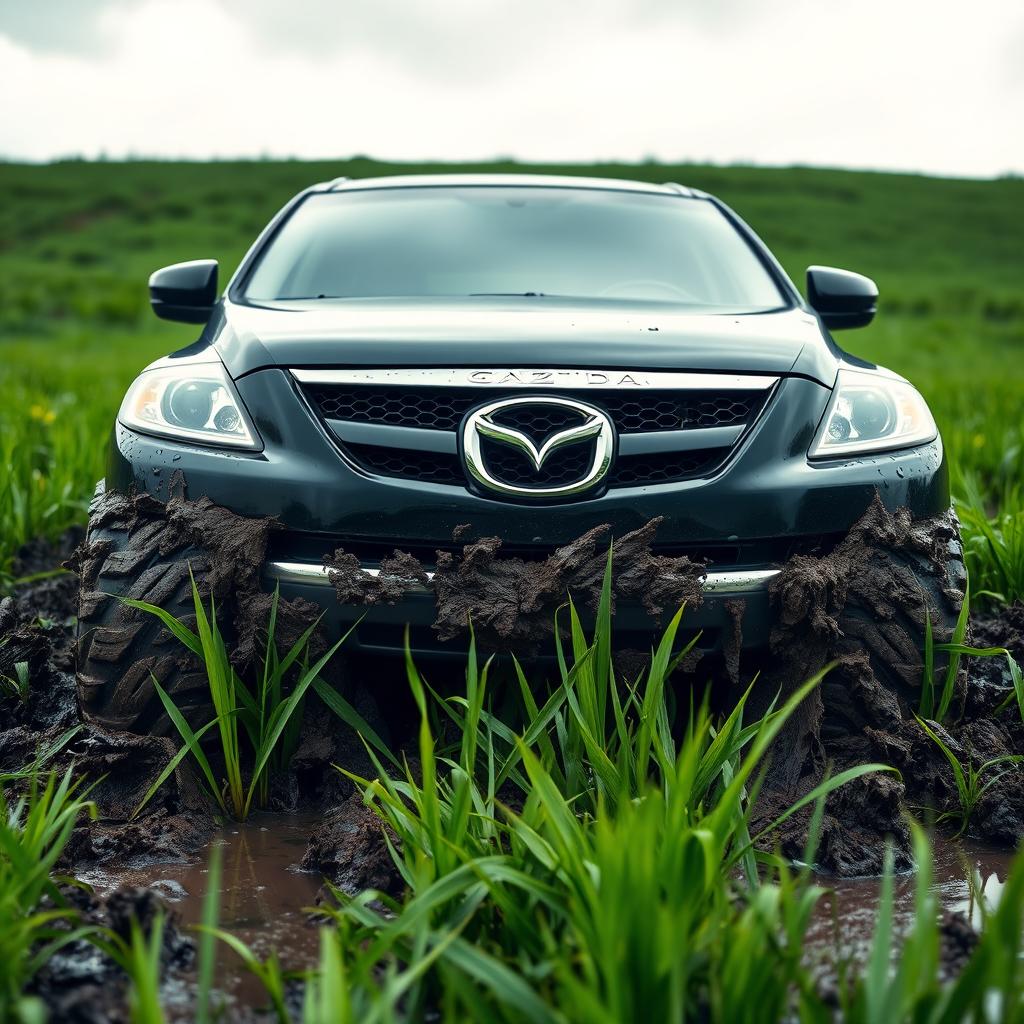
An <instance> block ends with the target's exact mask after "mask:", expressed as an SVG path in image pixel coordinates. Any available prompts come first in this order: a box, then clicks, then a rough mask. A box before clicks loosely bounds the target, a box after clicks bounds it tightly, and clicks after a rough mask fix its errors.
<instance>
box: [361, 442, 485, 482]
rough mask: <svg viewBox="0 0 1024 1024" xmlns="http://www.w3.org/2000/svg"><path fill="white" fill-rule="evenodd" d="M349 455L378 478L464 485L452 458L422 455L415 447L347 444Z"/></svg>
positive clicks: (428, 454)
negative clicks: (395, 477) (400, 478)
mask: <svg viewBox="0 0 1024 1024" xmlns="http://www.w3.org/2000/svg"><path fill="white" fill-rule="evenodd" d="M345 448H346V449H347V450H348V452H349V454H350V455H352V457H353V458H354V459H355V460H356V462H358V463H359V465H361V466H362V467H363V468H364V469H367V470H369V471H370V472H371V473H377V474H378V475H379V476H398V477H404V478H405V479H407V480H426V481H428V482H429V483H432V484H464V483H465V482H466V476H465V474H464V473H463V472H462V466H461V465H459V460H458V457H457V456H455V455H443V454H441V453H439V452H424V451H420V450H418V449H415V448H385V447H383V446H382V445H373V444H348V445H346V446H345Z"/></svg>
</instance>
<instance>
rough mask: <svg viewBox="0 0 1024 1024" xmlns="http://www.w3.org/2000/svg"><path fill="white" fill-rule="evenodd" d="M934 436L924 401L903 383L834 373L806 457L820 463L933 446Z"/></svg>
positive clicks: (860, 374)
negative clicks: (828, 458) (840, 457)
mask: <svg viewBox="0 0 1024 1024" xmlns="http://www.w3.org/2000/svg"><path fill="white" fill-rule="evenodd" d="M937 433H938V431H937V430H936V429H935V420H933V419H932V414H931V412H929V410H928V406H927V404H926V403H925V400H924V399H923V398H922V397H921V396H920V395H919V394H918V393H917V390H916V389H915V388H913V387H911V386H910V385H909V384H907V383H906V381H902V380H893V379H892V378H890V377H883V376H881V375H879V374H876V373H865V372H863V371H859V370H840V371H839V379H838V380H837V381H836V387H835V391H833V393H832V401H831V402H829V406H828V410H827V411H826V412H825V416H824V418H823V419H822V421H821V427H820V428H819V429H818V434H817V437H815V439H814V443H813V444H812V445H811V450H810V452H809V453H808V454H809V456H810V458H812V459H815V458H817V459H820V458H824V457H826V456H830V455H847V454H851V455H852V454H857V453H860V452H879V451H885V450H887V449H890V448H908V447H910V446H911V445H915V444H926V443H927V442H928V441H933V440H934V439H935V436H936V434H937Z"/></svg>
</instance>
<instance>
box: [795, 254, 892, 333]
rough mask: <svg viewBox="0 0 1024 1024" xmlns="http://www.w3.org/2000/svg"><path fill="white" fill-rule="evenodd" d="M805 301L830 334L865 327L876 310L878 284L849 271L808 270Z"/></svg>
mask: <svg viewBox="0 0 1024 1024" xmlns="http://www.w3.org/2000/svg"><path fill="white" fill-rule="evenodd" d="M807 301H808V302H809V303H810V304H811V308H812V309H813V310H814V311H815V312H816V313H817V314H818V315H819V316H820V317H821V319H822V322H823V323H824V324H825V326H826V327H827V328H828V329H829V330H831V331H837V330H842V329H843V328H845V327H865V326H866V325H867V324H869V323H871V321H872V319H873V318H874V315H875V310H876V309H877V308H878V285H876V284H875V282H874V281H872V280H871V278H870V277H864V275H863V274H854V273H853V272H852V271H849V270H839V269H838V268H837V267H808V268H807Z"/></svg>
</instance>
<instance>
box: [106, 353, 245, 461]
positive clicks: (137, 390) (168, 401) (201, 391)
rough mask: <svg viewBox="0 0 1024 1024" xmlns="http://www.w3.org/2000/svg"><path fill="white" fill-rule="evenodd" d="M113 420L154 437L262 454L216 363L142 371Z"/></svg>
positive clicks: (238, 403)
mask: <svg viewBox="0 0 1024 1024" xmlns="http://www.w3.org/2000/svg"><path fill="white" fill-rule="evenodd" d="M117 418H118V419H119V420H120V421H121V422H122V423H123V424H124V425H125V426H126V427H130V428H131V429H132V430H138V431H139V432H140V433H144V434H155V435H156V436H157V437H170V438H177V439H179V440H188V441H198V442H200V443H201V444H211V445H218V446H229V447H231V448H251V449H259V448H262V445H261V444H260V442H259V440H258V436H257V434H256V429H255V428H254V427H253V426H252V424H251V423H250V421H249V417H248V415H247V413H246V411H245V407H244V406H243V405H242V401H241V399H240V398H239V397H238V394H237V393H236V391H235V388H234V386H233V385H232V383H231V381H230V379H229V378H228V375H227V373H226V372H225V370H224V367H223V366H222V365H221V364H220V363H181V364H179V365H173V366H160V367H157V368H155V369H152V370H143V371H142V373H140V374H139V376H138V377H136V378H135V382H134V383H133V384H132V386H131V387H130V388H129V389H128V394H126V395H125V396H124V401H123V402H122V403H121V411H120V412H119V413H118V414H117Z"/></svg>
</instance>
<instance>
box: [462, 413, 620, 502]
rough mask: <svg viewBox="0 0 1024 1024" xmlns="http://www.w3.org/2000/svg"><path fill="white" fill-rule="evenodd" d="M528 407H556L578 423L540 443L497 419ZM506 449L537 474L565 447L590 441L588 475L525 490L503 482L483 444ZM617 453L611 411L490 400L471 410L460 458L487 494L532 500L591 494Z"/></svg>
mask: <svg viewBox="0 0 1024 1024" xmlns="http://www.w3.org/2000/svg"><path fill="white" fill-rule="evenodd" d="M524 405H526V406H530V407H531V408H536V409H538V410H543V409H545V408H554V409H558V410H560V411H565V410H570V411H572V412H575V413H578V414H579V423H576V424H574V425H572V426H570V427H566V428H564V429H562V430H558V431H555V433H553V434H551V435H549V436H548V437H547V438H545V439H544V441H543V442H542V443H541V444H539V445H538V444H537V443H535V442H534V440H533V438H531V437H530V436H529V435H528V434H525V433H524V432H523V431H521V430H517V429H516V428H515V427H510V426H508V425H506V424H504V423H501V422H499V420H498V419H497V417H499V416H500V415H501V413H503V412H507V411H508V410H509V409H515V408H517V407H519V406H524ZM485 440H487V441H491V442H494V443H496V444H504V445H508V446H509V447H511V448H514V449H516V450H517V451H519V452H521V453H522V454H523V455H524V456H525V457H526V459H527V460H528V461H529V463H530V465H531V466H532V467H533V469H534V471H535V472H537V473H539V472H540V471H541V469H542V468H543V467H544V464H545V462H546V461H547V460H548V458H549V457H550V456H551V455H552V454H553V453H554V452H556V451H560V450H561V449H563V448H565V447H566V446H567V445H577V444H584V443H592V444H593V449H592V452H593V454H592V457H591V459H590V462H589V468H588V469H587V471H586V472H585V473H584V474H583V475H582V476H580V477H579V479H577V480H573V481H570V482H568V483H564V484H558V485H557V486H539V485H538V486H532V487H531V486H526V485H523V484H513V483H507V482H506V481H504V480H501V479H499V478H498V477H497V476H495V475H494V473H493V472H492V471H491V469H490V468H489V466H488V465H487V459H486V456H485V454H484V451H483V442H484V441H485ZM614 450H615V430H614V428H613V427H612V422H611V420H610V419H609V418H608V415H607V413H605V412H603V411H602V410H601V409H597V408H595V407H594V406H592V405H587V403H586V402H576V401H573V400H572V399H570V398H536V397H522V398H505V399H501V400H500V401H497V402H489V403H488V404H487V405H484V406H481V407H480V408H479V409H475V410H474V411H473V412H471V413H470V414H469V415H468V416H467V417H466V420H465V423H464V424H463V427H462V454H463V459H464V460H465V463H466V469H467V470H468V471H469V474H470V476H471V477H472V478H473V479H474V480H476V481H477V483H478V484H480V485H481V486H482V487H485V488H486V489H487V490H490V491H495V492H497V493H498V494H508V495H517V496H519V497H528V498H567V497H572V496H573V495H576V494H580V493H582V492H584V491H587V490H589V489H590V488H592V487H594V486H595V485H596V484H598V483H599V482H600V481H601V480H602V479H604V477H605V475H606V474H607V472H608V468H609V466H610V465H611V461H612V454H613V452H614Z"/></svg>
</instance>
